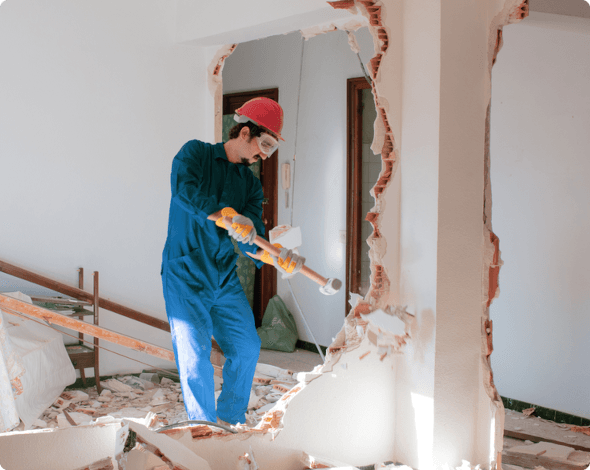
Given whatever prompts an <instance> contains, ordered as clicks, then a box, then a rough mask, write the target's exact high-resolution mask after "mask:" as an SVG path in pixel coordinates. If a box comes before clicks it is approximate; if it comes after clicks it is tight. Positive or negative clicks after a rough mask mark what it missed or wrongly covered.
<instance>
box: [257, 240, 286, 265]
mask: <svg viewBox="0 0 590 470" xmlns="http://www.w3.org/2000/svg"><path fill="white" fill-rule="evenodd" d="M272 246H274V247H276V248H278V249H279V250H280V249H281V248H283V246H282V245H280V244H279V243H273V245H272ZM260 261H262V262H263V263H266V264H270V265H271V266H272V265H274V264H275V262H274V260H273V259H272V256H271V255H270V253H269V252H268V251H266V250H264V253H262V256H261V257H260Z"/></svg>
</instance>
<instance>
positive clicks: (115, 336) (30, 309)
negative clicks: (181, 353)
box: [0, 294, 174, 362]
mask: <svg viewBox="0 0 590 470" xmlns="http://www.w3.org/2000/svg"><path fill="white" fill-rule="evenodd" d="M0 309H2V310H3V311H5V312H6V313H11V314H13V315H16V314H14V313H12V312H20V313H23V314H25V315H30V316H32V317H35V318H40V319H42V320H45V321H47V322H48V323H51V324H54V325H59V326H63V327H65V328H68V329H70V330H74V331H79V332H81V333H86V334H88V335H90V336H94V337H95V338H100V339H104V340H105V341H109V342H111V343H114V344H119V345H121V346H124V347H126V348H130V349H133V350H135V351H140V352H143V353H146V354H150V355H152V356H155V357H159V358H160V359H165V360H167V361H170V362H174V352H173V351H170V350H168V349H165V348H161V347H160V346H156V345H153V344H149V343H146V342H145V341H140V340H138V339H135V338H131V337H130V336H126V335H123V334H121V333H116V332H114V331H110V330H107V329H106V328H101V327H99V326H96V325H93V324H92V323H86V322H83V321H80V320H76V319H74V318H71V317H66V316H64V315H60V314H59V313H56V312H53V311H51V310H47V309H44V308H41V307H37V306H36V305H31V304H28V303H26V302H21V301H20V300H17V299H13V298H12V297H7V296H5V295H2V294H0Z"/></svg>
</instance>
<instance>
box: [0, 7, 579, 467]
mask: <svg viewBox="0 0 590 470" xmlns="http://www.w3.org/2000/svg"><path fill="white" fill-rule="evenodd" d="M589 50H590V3H589V2H588V1H587V0H485V1H479V2H472V1H469V0H457V1H454V2H431V1H430V0H339V1H330V2H326V1H323V0H301V1H298V2H288V1H276V0H274V1H271V0H256V1H255V2H248V3H244V2H237V1H235V0H224V1H222V2H213V3H202V2H193V1H189V0H175V1H173V2H164V1H162V0H142V1H138V0H124V1H114V0H101V1H97V0H91V1H86V2H76V1H73V0H58V1H54V2H42V1H40V0H4V1H1V0H0V64H2V74H1V76H2V78H1V83H2V86H1V87H0V109H1V110H2V112H0V142H1V144H0V155H1V157H2V158H1V161H2V169H3V171H2V175H3V178H2V184H0V194H1V195H2V201H3V203H2V204H0V216H1V219H2V221H3V223H2V229H1V230H0V345H1V346H2V347H0V400H1V402H0V403H1V405H0V408H2V413H0V468H5V469H6V470H13V469H20V468H27V469H29V470H33V469H36V468H44V469H49V468H56V469H62V470H63V469H71V470H77V469H82V468H91V469H94V470H100V469H111V468H122V469H127V470H143V469H146V470H147V469H149V470H152V469H158V470H161V469H163V468H179V469H180V468H183V469H185V468H187V469H193V468H194V469H197V468H198V469H209V468H210V469H225V468H228V469H229V468H231V469H233V468H240V469H251V470H253V469H261V470H262V469H267V468H268V469H273V468H274V469H276V468H281V469H304V468H343V469H344V468H348V469H369V468H370V469H377V468H380V469H385V468H400V469H401V467H403V466H405V467H409V468H412V469H416V470H418V469H419V470H423V469H424V470H425V469H439V468H441V469H442V468H461V469H464V470H467V469H471V468H476V467H477V466H479V468H484V469H490V470H491V469H500V468H505V469H506V470H520V469H528V468H530V469H533V468H537V467H539V466H541V467H543V468H546V469H547V470H552V469H554V468H555V469H559V470H562V469H568V470H571V469H578V468H579V469H581V470H584V469H587V468H590V400H589V399H588V393H587V390H588V389H590V371H589V369H588V367H587V357H589V356H590V344H589V343H588V341H587V337H588V332H589V331H590V319H589V317H588V316H587V315H585V314H584V311H585V308H586V307H587V306H588V304H590V296H589V295H588V289H587V288H586V286H587V284H588V283H587V282H586V280H587V278H588V274H587V270H586V269H585V266H586V265H587V264H588V262H590V252H589V251H588V249H587V247H586V243H585V234H586V233H587V232H588V230H586V229H587V227H588V225H589V224H590V217H589V214H588V212H587V210H586V209H585V207H586V206H587V203H586V201H588V200H589V196H590V194H588V191H589V189H588V185H587V184H586V179H587V178H586V177H587V175H588V174H589V172H590V164H589V163H588V162H587V161H586V159H585V157H586V156H587V154H588V151H587V149H588V148H589V146H590V133H588V132H587V129H588V128H589V126H590V92H589V91H588V87H587V77H588V76H590V55H589V54H588V51H589ZM260 96H264V97H270V98H271V99H273V100H275V101H276V102H278V103H279V104H280V106H281V107H282V109H283V110H284V123H283V125H282V126H283V127H282V134H281V135H282V137H283V138H284V141H282V142H281V143H280V146H279V147H278V151H277V152H276V153H273V155H272V157H269V158H267V159H266V160H264V161H263V162H262V163H261V164H260V165H258V166H256V165H253V166H252V167H250V169H251V170H252V171H253V173H254V175H255V177H256V178H257V179H259V180H260V181H261V185H262V188H263V190H264V198H265V199H264V201H263V203H262V206H263V207H262V210H263V212H262V214H263V215H262V219H263V223H264V225H265V236H266V237H267V238H269V239H270V241H271V242H273V237H276V236H280V235H276V234H277V233H283V232H282V231H284V230H286V228H287V229H288V228H291V227H292V228H293V229H292V230H293V231H291V232H290V233H291V234H293V233H299V232H300V234H301V238H300V242H299V243H296V244H295V245H294V246H296V247H297V250H298V252H299V253H300V254H301V255H302V256H304V257H305V258H306V261H305V266H306V267H308V268H309V269H310V270H313V272H315V273H316V275H318V276H319V278H320V280H319V281H318V280H317V277H316V281H315V282H314V280H312V279H311V278H309V277H306V276H305V275H303V274H300V273H298V274H296V275H295V276H293V277H291V278H289V279H284V278H283V277H282V276H281V274H280V273H278V272H277V271H276V270H275V269H274V267H272V266H268V265H266V266H264V268H262V269H255V267H254V266H253V263H252V262H251V261H249V260H246V258H245V257H244V256H241V257H240V259H239V260H238V272H239V277H240V282H241V284H242V287H243V288H244V292H245V293H246V297H247V299H248V302H249V304H250V307H251V308H252V310H253V315H254V321H255V323H256V327H258V328H261V327H265V326H269V324H270V322H269V318H270V313H269V312H270V307H271V304H272V302H274V301H275V300H276V296H277V297H278V298H279V299H280V301H281V303H282V304H283V305H284V307H285V309H286V310H287V311H288V312H289V313H288V315H289V318H292V322H293V330H294V331H295V333H294V336H292V340H293V343H292V344H293V349H294V350H295V352H277V351H273V350H270V349H263V350H262V351H261V355H260V358H259V365H258V366H257V368H256V375H255V378H254V384H253V388H252V391H251V399H253V398H252V397H253V396H254V395H256V394H258V393H259V392H260V395H259V396H258V397H254V398H255V400H254V401H257V402H258V405H257V406H258V408H250V407H249V412H248V415H247V416H250V418H252V420H251V421H249V422H248V423H245V424H244V425H243V426H242V427H238V428H231V429H229V428H228V429H229V430H228V429H225V428H216V427H214V426H212V427H209V426H208V425H205V424H202V423H201V424H196V423H192V425H191V424H185V425H184V426H181V425H180V424H181V423H182V421H183V420H185V419H186V420H188V415H187V414H186V412H185V409H184V401H183V390H181V386H180V384H179V383H178V381H179V378H178V377H179V376H178V370H177V365H176V363H175V356H174V351H173V343H172V339H171V333H170V330H171V328H170V324H169V320H168V317H167V314H166V305H165V300H164V295H163V290H162V278H161V267H162V251H163V248H164V244H165V241H166V238H167V223H168V215H169V208H170V192H171V186H170V184H171V182H170V175H171V165H172V162H173V158H174V157H175V155H176V154H177V153H178V152H179V150H180V149H181V147H182V146H183V145H184V144H185V143H187V142H189V141H191V140H193V139H197V140H200V141H203V142H209V143H219V142H227V140H228V139H229V136H228V132H229V129H230V128H231V127H232V126H233V125H234V124H235V123H236V122H235V119H234V115H235V113H236V112H239V111H237V110H238V109H239V108H240V106H243V105H244V103H246V102H247V101H248V100H249V99H252V98H255V97H260ZM285 226H288V227H286V228H285ZM272 228H275V230H273V234H271V232H270V230H271V229H272ZM283 240H285V239H283ZM333 281H338V282H341V285H342V287H340V288H338V286H339V285H340V284H331V285H332V286H336V288H333V289H332V290H331V291H330V292H329V293H330V294H331V295H325V293H326V291H325V290H324V291H322V289H325V288H326V286H327V285H328V284H327V283H332V282H333ZM318 284H319V285H318ZM271 299H273V300H272V301H271ZM56 306H57V307H56ZM48 311H49V313H48ZM60 311H61V314H60ZM66 311H67V313H66ZM265 316H266V320H267V322H268V323H265V321H264V318H265ZM25 323H26V325H28V326H25ZM269 328H270V326H269ZM11 330H12V331H11ZM259 334H260V333H259ZM6 338H8V340H7V339H6ZM82 343H83V344H82ZM37 345H44V346H43V347H44V348H45V350H47V351H48V352H47V355H45V356H43V355H41V353H40V349H41V347H39V348H38V347H37ZM81 346H84V347H83V348H81V349H80V347H81ZM27 348H28V349H27ZM67 348H69V349H67ZM71 348H79V349H80V351H82V350H83V351H84V353H82V352H79V354H80V355H79V356H78V357H74V356H72V354H71ZM222 349H223V348H220V347H219V346H218V345H217V342H214V343H213V349H212V354H211V362H212V364H213V367H214V369H215V375H216V378H215V380H216V387H217V386H218V385H219V382H220V381H222V380H221V376H222V368H223V365H224V361H225V360H226V359H224V357H223V351H222ZM25 350H26V351H28V352H27V354H25ZM25 356H26V357H25ZM85 361H88V362H85ZM96 371H99V372H98V374H97V373H96ZM146 374H147V375H146ZM95 375H99V377H100V380H98V381H97V380H96V377H95ZM150 380H153V381H156V384H155V386H154V385H153V384H151V385H150V384H147V385H146V383H145V382H146V381H147V382H149V381H150ZM257 380H258V382H257ZM142 381H143V382H142ZM148 386H149V388H147V389H146V388H145V387H148ZM269 386H270V387H269ZM66 387H67V389H66ZM113 387H114V388H113ZM117 387H119V388H117ZM125 387H127V388H125ZM138 387H139V388H138ZM141 387H144V388H141ZM220 387H221V385H220ZM264 387H267V388H268V389H265V390H266V391H265V392H264V393H265V395H264V396H263V395H262V390H263V389H264ZM27 389H29V390H35V391H36V393H37V396H42V397H43V399H42V400H39V401H38V402H35V401H34V400H33V399H31V400H29V399H28V398H27V399H26V400H24V399H23V398H24V397H28V395H27ZM131 389H133V390H131ZM217 389H218V388H216V390H217ZM89 390H91V391H92V392H91V393H90V394H89V395H86V396H85V397H84V398H80V397H82V396H83V395H80V393H86V394H88V393H89V392H88V391H89ZM105 390H106V392H105ZM137 390H139V392H137ZM269 390H270V392H269ZM79 392H80V393H79ZM64 394H65V395H64ZM271 395H272V397H271ZM19 396H20V400H19ZM75 396H77V397H79V398H76V399H75V398H73V397H75ZM106 396H109V398H108V399H107V398H105V397H106ZM148 396H149V399H148V398H147V397H148ZM218 396H219V395H217V397H218ZM68 397H69V398H68ZM101 397H102V398H101ZM111 397H114V398H111ZM171 397H172V398H171ZM259 398H265V400H262V401H261V400H259ZM27 400H29V401H27ZM133 400H135V401H136V402H137V403H140V402H141V403H142V406H145V412H143V414H141V416H140V415H139V414H137V415H133V416H132V414H128V415H125V412H121V411H120V408H124V407H130V406H134V407H135V408H139V405H137V406H135V405H133V404H130V403H131V401H133ZM142 400H143V401H142ZM272 400H274V401H272ZM25 401H27V402H26V403H24V402H25ZM60 401H61V405H60ZM115 402H117V403H118V405H117V406H118V407H119V408H116V407H115V405H114V403H115ZM144 402H145V403H144ZM169 402H172V403H173V404H174V406H173V407H172V408H170V406H171V405H169V404H168V403H169ZM76 403H77V404H78V405H76ZM80 403H82V405H80ZM91 403H94V404H93V405H92V404H91ZM109 403H110V404H109ZM252 403H253V402H252V401H251V402H250V403H249V405H251V404H252ZM167 404H168V408H166V405H167ZM107 405H109V406H110V408H108V409H107ZM101 407H103V408H104V410H103V411H104V412H101V411H100V409H101ZM135 408H134V410H135ZM89 409H90V410H94V411H88V410H89ZM163 409H169V412H168V414H165V413H163V412H161V411H162V410H163ZM64 410H65V411H64ZM96 410H98V413H96ZM150 410H151V411H150ZM259 410H260V412H258V411H259ZM173 411H174V413H175V414H174V415H173V414H172V412H173ZM117 413H118V414H117ZM82 415H86V417H84V419H83V421H79V417H80V416H82ZM72 417H73V418H72ZM173 417H174V419H172V418H173ZM183 417H184V418H183ZM80 419H81V418H80ZM165 419H166V420H167V421H164V420H165ZM39 420H41V421H43V420H45V424H43V423H39ZM72 421H73V422H72ZM33 423H37V424H36V425H35V424H33ZM49 424H51V425H49ZM166 426H173V427H172V428H170V429H167V428H165V427H166ZM162 428H164V429H162ZM158 429H160V431H158ZM523 449H524V450H523ZM560 459H561V460H560Z"/></svg>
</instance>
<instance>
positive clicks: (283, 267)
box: [260, 243, 305, 279]
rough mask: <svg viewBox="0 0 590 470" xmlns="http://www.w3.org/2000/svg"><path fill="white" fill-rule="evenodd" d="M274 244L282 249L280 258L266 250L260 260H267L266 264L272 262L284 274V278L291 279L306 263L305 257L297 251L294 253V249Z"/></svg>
mask: <svg viewBox="0 0 590 470" xmlns="http://www.w3.org/2000/svg"><path fill="white" fill-rule="evenodd" d="M273 246H275V247H277V248H279V249H280V250H281V252H280V254H279V256H278V258H277V257H276V256H273V255H271V254H270V253H269V252H268V251H266V250H264V253H263V254H262V256H261V257H260V260H261V261H263V262H265V263H266V264H272V265H273V266H274V267H276V268H277V271H279V272H280V273H281V274H282V276H281V277H282V278H283V279H289V278H290V277H293V276H294V275H295V274H297V273H298V272H299V271H300V270H301V268H302V267H303V264H304V263H305V258H304V257H303V256H299V255H298V254H296V253H293V250H288V249H287V248H283V247H282V246H281V245H279V244H278V243H274V244H273Z"/></svg>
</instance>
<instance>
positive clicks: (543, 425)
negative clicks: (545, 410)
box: [504, 410, 590, 465]
mask: <svg viewBox="0 0 590 470" xmlns="http://www.w3.org/2000/svg"><path fill="white" fill-rule="evenodd" d="M562 426H564V425H563V424H561V425H560V424H557V423H554V422H552V421H546V420H544V419H541V418H537V417H535V416H530V417H525V416H524V415H523V414H522V413H519V412H518V411H512V410H506V419H505V421H504V435H505V436H507V437H513V438H515V439H521V440H523V441H526V440H529V441H532V442H540V441H546V442H551V443H553V444H560V445H563V446H568V447H573V448H574V449H576V450H582V451H585V452H590V436H586V435H584V434H582V433H578V432H573V431H570V429H569V428H570V426H569V425H567V426H568V427H567V428H565V427H562ZM517 465H518V464H517Z"/></svg>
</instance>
